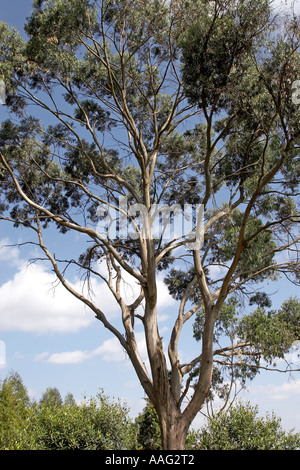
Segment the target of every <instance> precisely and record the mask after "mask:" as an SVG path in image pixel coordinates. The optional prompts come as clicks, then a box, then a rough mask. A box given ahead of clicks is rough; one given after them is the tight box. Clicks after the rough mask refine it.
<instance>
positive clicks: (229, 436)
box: [198, 403, 300, 450]
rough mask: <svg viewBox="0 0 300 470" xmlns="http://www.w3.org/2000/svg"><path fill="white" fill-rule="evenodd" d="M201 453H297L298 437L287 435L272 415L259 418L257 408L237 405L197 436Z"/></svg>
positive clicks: (290, 433)
mask: <svg viewBox="0 0 300 470" xmlns="http://www.w3.org/2000/svg"><path fill="white" fill-rule="evenodd" d="M198 449H200V450H299V449H300V434H296V433H293V431H290V432H286V431H284V430H283V428H282V425H281V419H280V418H278V417H276V416H275V415H274V414H272V415H271V416H269V415H267V416H266V417H265V418H262V417H259V416H258V407H257V406H251V405H250V404H249V403H246V404H242V403H238V404H236V405H235V406H234V407H231V408H230V409H229V410H228V411H227V412H226V413H221V414H220V415H218V416H217V417H216V418H212V419H210V420H209V422H208V424H207V425H206V426H205V427H204V428H203V429H202V431H201V432H200V434H199V441H198Z"/></svg>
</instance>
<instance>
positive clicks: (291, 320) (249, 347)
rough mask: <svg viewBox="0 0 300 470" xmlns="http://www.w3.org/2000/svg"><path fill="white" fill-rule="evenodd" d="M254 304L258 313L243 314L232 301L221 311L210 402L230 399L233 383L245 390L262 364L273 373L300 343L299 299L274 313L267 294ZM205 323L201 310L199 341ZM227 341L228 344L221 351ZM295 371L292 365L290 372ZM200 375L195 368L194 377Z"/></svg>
mask: <svg viewBox="0 0 300 470" xmlns="http://www.w3.org/2000/svg"><path fill="white" fill-rule="evenodd" d="M255 303H256V304H257V305H258V307H257V308H256V309H255V310H253V311H251V312H250V313H248V314H244V313H242V314H241V310H243V307H242V305H241V303H240V302H239V301H238V300H237V299H236V298H235V297H231V298H229V299H228V301H227V302H225V303H224V305H223V307H222V309H221V311H220V314H219V316H218V319H217V321H216V327H215V334H214V342H215V344H216V348H215V352H214V359H215V361H216V362H215V368H214V371H213V377H212V382H211V386H210V392H209V394H208V396H207V400H208V401H209V400H213V398H214V396H215V395H217V396H218V397H219V398H221V399H223V400H224V401H225V402H226V400H228V399H229V396H230V393H229V392H230V391H231V386H230V385H229V384H230V383H231V384H233V383H238V384H240V385H241V386H244V385H245V383H246V382H247V381H248V380H253V379H254V377H255V376H256V375H257V374H258V373H259V371H260V366H261V365H262V362H263V361H264V363H265V364H268V365H269V367H270V369H272V367H273V365H274V364H276V361H278V359H280V358H281V359H282V358H284V357H285V355H286V354H287V353H288V352H289V351H290V350H291V349H292V348H293V346H294V345H295V344H297V343H298V341H299V339H300V328H299V325H300V302H299V300H298V299H297V298H293V297H291V298H290V299H289V300H287V301H285V302H283V304H282V306H281V308H279V309H278V310H274V309H271V308H270V306H271V305H270V300H269V298H268V297H267V296H266V294H264V293H257V294H255V295H253V296H252V297H251V299H250V304H255ZM204 322H205V315H204V311H203V309H200V310H199V311H198V312H197V317H196V321H195V323H194V337H195V339H196V340H197V341H200V340H201V338H202V335H203V328H204ZM225 338H227V344H226V346H225V347H222V344H224V339H225ZM287 367H289V365H288V361H287ZM294 367H295V366H294V365H291V366H290V368H291V370H292V369H293V368H294ZM198 373H199V371H198V368H196V369H195V370H194V371H193V372H192V377H194V376H197V374H198Z"/></svg>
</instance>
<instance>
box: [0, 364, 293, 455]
mask: <svg viewBox="0 0 300 470" xmlns="http://www.w3.org/2000/svg"><path fill="white" fill-rule="evenodd" d="M129 411H130V410H129V408H128V407H127V405H126V404H124V403H122V402H121V401H120V400H115V399H111V398H110V397H108V396H105V395H104V393H103V392H99V393H98V394H97V396H96V397H95V398H88V399H87V398H85V399H84V400H83V401H82V402H81V403H80V404H78V403H76V401H75V399H74V397H73V395H72V393H68V394H67V395H66V397H65V398H64V400H63V399H62V397H61V394H60V392H59V390H58V389H57V388H55V387H53V388H47V390H46V391H45V392H44V393H43V395H42V397H41V399H40V400H39V401H34V400H31V399H30V398H29V394H28V391H27V389H26V387H25V385H24V383H23V381H22V378H21V377H20V375H19V374H18V373H16V372H11V373H10V374H9V375H8V376H7V377H6V378H4V379H3V380H1V383H0V450H160V449H161V435H160V427H159V420H158V416H157V413H156V411H155V409H154V407H153V405H152V404H151V403H150V402H149V401H147V403H146V405H145V408H144V410H143V412H142V413H140V414H139V415H138V416H137V418H135V419H134V420H133V419H131V418H130V417H129ZM186 448H187V449H199V450H221V449H223V450H224V449H227V450H298V449H300V434H299V433H294V432H293V431H290V432H286V431H284V430H283V428H282V426H281V420H280V418H277V417H276V416H275V415H271V416H266V418H262V417H259V416H258V409H257V408H256V407H253V406H250V404H249V403H246V404H242V403H239V404H236V405H235V406H234V407H231V408H230V409H229V411H228V410H227V412H225V413H221V414H220V415H219V416H218V417H215V418H212V419H210V420H209V421H208V423H207V424H206V425H204V426H203V428H202V429H201V430H198V431H194V430H191V431H190V432H189V434H188V437H187V444H186Z"/></svg>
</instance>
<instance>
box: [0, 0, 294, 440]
mask: <svg viewBox="0 0 300 470" xmlns="http://www.w3.org/2000/svg"><path fill="white" fill-rule="evenodd" d="M25 31H26V34H27V37H26V39H22V37H21V36H20V34H19V33H18V32H17V31H15V30H13V29H10V28H9V27H8V26H7V25H5V24H3V23H0V37H1V46H0V58H1V63H0V74H1V76H2V81H3V82H4V83H5V88H6V99H5V101H6V106H7V108H8V109H9V110H10V112H11V113H12V117H11V119H9V120H7V121H5V122H3V123H2V126H1V129H0V157H1V160H0V184H1V218H2V219H3V220H6V221H10V222H12V223H13V224H14V225H15V226H16V227H25V228H26V229H27V232H28V237H29V240H30V242H31V243H36V244H37V245H38V246H39V248H40V249H41V250H42V252H43V253H44V255H45V259H47V260H48V261H50V263H51V265H52V267H53V270H54V272H55V273H56V276H57V278H58V279H59V281H60V282H61V284H62V285H63V286H64V287H65V288H66V289H67V290H68V291H69V292H70V293H71V294H72V295H74V296H75V297H77V298H78V300H79V301H81V302H83V303H84V304H85V305H86V306H88V307H89V308H90V309H91V310H92V311H93V312H94V314H95V316H96V318H97V319H98V320H99V321H100V322H102V324H103V325H104V327H106V328H107V329H108V330H109V331H110V332H111V333H112V334H113V335H115V336H116V337H117V339H118V340H119V342H120V344H121V346H122V347H123V348H124V350H125V351H126V353H127V355H128V357H129V358H130V360H131V362H132V365H133V367H134V369H135V372H136V374H137V376H138V378H139V380H140V383H141V385H142V386H143V388H144V390H145V393H146V394H147V396H148V397H149V399H150V401H151V402H152V403H153V405H154V407H155V409H156V411H157V414H158V417H159V422H160V428H161V435H162V446H163V448H164V449H182V448H184V446H185V440H186V435H187V432H188V429H189V426H190V424H191V423H192V421H193V419H194V418H195V416H196V414H197V413H198V412H199V410H200V409H201V407H202V406H203V404H204V402H205V400H206V398H207V396H208V393H209V392H210V391H211V387H212V386H213V381H212V377H213V371H214V364H215V367H218V366H217V364H218V363H219V362H220V359H221V360H222V361H221V362H222V365H221V369H220V368H219V371H220V373H222V370H223V369H224V368H225V367H226V366H228V367H231V365H230V360H232V358H239V357H240V355H241V354H242V355H243V357H246V354H247V353H248V357H250V353H251V348H252V349H253V348H255V354H258V355H260V357H264V351H266V347H265V345H266V344H267V343H266V337H264V338H263V340H262V335H259V334H257V335H254V334H252V333H253V329H251V328H248V327H247V325H248V326H249V324H250V323H251V321H252V320H253V321H254V322H255V321H256V323H255V324H256V327H257V329H256V331H257V332H259V331H260V326H259V322H260V321H261V322H265V323H264V324H265V325H266V326H267V327H268V325H267V321H268V320H267V319H270V321H271V320H272V318H273V317H276V321H279V320H280V321H281V322H283V323H282V324H284V326H285V327H284V328H275V329H276V332H277V335H274V336H273V339H272V341H273V343H272V344H275V343H276V344H277V345H278V348H277V349H276V348H274V349H273V350H272V351H273V352H274V351H275V350H276V354H277V355H283V354H284V353H285V352H286V351H288V350H289V348H290V347H291V345H292V343H293V341H294V340H295V339H297V335H298V333H299V332H298V330H297V328H298V326H297V322H298V320H299V313H298V312H299V308H298V307H297V305H298V303H297V301H296V300H295V302H296V307H295V309H294V310H293V312H294V313H293V314H291V312H290V310H289V309H287V311H285V314H282V315H281V316H280V315H277V314H276V315H275V314H274V315H271V316H268V311H267V310H266V307H267V306H268V302H269V299H268V297H267V294H266V293H265V292H264V290H263V287H262V286H263V284H264V282H265V281H266V280H268V281H273V280H275V279H277V278H278V277H279V276H280V275H282V276H286V277H287V278H288V279H290V280H291V281H292V282H294V283H295V284H296V285H297V283H298V282H299V264H298V258H297V256H298V255H297V253H298V252H297V243H298V242H299V235H298V234H297V224H298V222H299V213H298V212H297V197H298V193H297V187H298V184H299V179H300V178H299V176H300V169H299V131H300V129H299V117H300V113H299V105H298V104H297V90H298V89H297V83H298V82H297V70H299V65H300V64H299V19H298V18H297V17H295V16H293V17H292V18H290V19H284V21H279V20H278V19H277V18H275V17H274V15H273V13H272V9H271V5H270V2H268V1H266V0H256V1H251V2H250V1H239V2H237V1H234V0H224V1H223V0H221V1H213V0H212V1H206V0H196V1H189V0H170V1H163V0H139V1H137V0H121V1H118V2H116V1H114V0H102V1H100V0H99V1H95V0H71V1H69V2H63V1H62V0H48V1H47V0H35V1H34V2H33V11H32V14H31V16H30V17H29V18H28V19H27V23H26V25H25ZM295 84H296V85H295ZM295 87H296V89H295ZM178 221H179V225H176V223H177V222H178ZM51 227H53V229H56V230H57V239H58V238H59V237H60V236H63V235H64V234H66V235H64V236H68V233H69V234H70V233H71V234H72V233H76V234H77V236H79V237H80V239H81V241H82V243H81V244H80V247H81V250H82V251H80V252H78V251H77V249H78V244H76V246H75V245H74V247H72V246H69V247H68V250H67V251H68V253H67V254H66V253H64V252H62V253H59V243H57V247H56V248H55V254H54V253H53V250H52V247H51V244H49V243H48V238H47V229H49V228H51ZM183 227H188V229H186V230H185V229H183ZM72 249H73V253H72V255H70V256H69V251H70V250H72ZM100 263H101V268H99V266H100ZM74 266H75V267H77V268H80V269H81V270H82V271H83V272H84V273H86V276H87V279H88V280H89V281H90V282H91V283H92V281H93V279H100V280H101V281H103V282H105V283H106V285H107V286H108V288H109V289H110V291H111V293H112V294H113V296H114V299H115V300H116V303H117V304H118V306H119V310H120V319H121V325H122V326H121V327H119V324H118V323H114V322H113V320H111V319H110V318H109V317H108V316H107V315H106V312H105V311H104V309H103V307H102V305H101V303H96V301H95V298H94V297H93V296H92V294H90V295H89V294H88V293H86V292H85V291H81V290H80V291H79V290H76V289H75V288H74V286H73V285H72V284H71V283H70V282H69V281H68V272H69V271H68V269H69V268H71V267H74ZM159 273H164V275H165V282H166V284H167V285H168V287H169V291H170V294H171V295H173V296H174V297H175V299H176V300H177V301H178V309H177V311H176V310H175V309H174V313H173V316H172V317H173V324H171V325H170V330H169V331H170V335H169V338H167V337H166V335H165V334H164V338H162V336H161V324H160V322H159V321H158V313H159V312H158V310H157V298H158V294H159V292H158V283H157V279H158V274H159ZM128 279H131V283H132V285H133V286H134V289H133V292H134V293H135V297H134V298H132V299H130V301H128V299H127V298H126V297H125V296H124V289H123V288H122V286H123V284H124V282H128ZM237 299H238V301H239V302H242V300H243V299H244V303H245V302H246V301H248V300H250V303H253V302H257V303H258V306H259V309H260V310H259V314H258V313H257V312H258V311H256V313H255V315H254V317H251V319H249V318H247V319H245V322H244V324H243V325H242V324H240V323H238V324H239V328H237V327H236V328H234V329H233V330H230V331H233V333H232V334H231V335H229V338H228V339H229V343H228V344H225V343H224V338H223V339H222V341H221V336H222V335H221V332H223V333H224V335H225V334H226V333H228V332H229V323H230V321H231V320H230V319H231V318H232V316H234V315H237V314H238V315H239V318H240V317H241V316H242V314H243V311H242V309H241V308H240V307H239V308H238V311H237V310H236V309H233V306H234V305H235V306H236V305H237V303H236V302H237ZM247 299H248V300H247ZM285 300H287V299H285ZM233 310H234V312H235V313H233ZM236 312H237V313H236ZM277 313H278V312H277ZM194 319H197V321H196V322H195V335H196V337H197V339H198V340H199V341H201V346H199V354H198V355H197V357H195V358H191V360H190V361H189V362H188V363H184V362H183V360H182V359H181V358H180V353H179V347H178V344H179V339H180V335H181V332H182V331H183V329H184V328H185V327H186V326H187V325H188V324H189V323H191V322H193V321H194ZM247 322H248V323H247ZM272 325H273V324H272ZM288 325H290V326H291V325H292V327H291V328H290V329H289V331H290V334H289V335H286V336H284V338H282V337H281V336H282V335H281V332H283V331H285V332H286V331H288ZM242 326H243V327H242ZM272 328H273V326H272ZM141 329H142V331H143V332H144V338H145V342H146V349H147V360H145V358H144V357H142V355H141V352H140V350H139V347H138V341H137V332H140V330H141ZM264 331H266V330H264ZM272 331H274V330H272ZM191 339H192V338H191ZM269 341H271V339H270V338H269ZM273 352H270V354H271V355H272V354H273ZM274 354H275V352H274ZM226 355H227V356H226ZM226 357H227V358H228V363H226V361H224V358H226ZM257 357H258V356H257ZM243 363H244V361H240V367H242V366H243ZM238 364H239V361H236V362H235V367H238ZM252 365H253V364H252ZM254 366H258V363H255V364H254V365H253V367H254ZM215 370H216V369H215ZM252 370H254V369H252ZM255 370H256V369H255ZM248 372H249V370H248Z"/></svg>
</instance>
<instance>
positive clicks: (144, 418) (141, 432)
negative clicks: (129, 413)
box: [135, 402, 161, 450]
mask: <svg viewBox="0 0 300 470" xmlns="http://www.w3.org/2000/svg"><path fill="white" fill-rule="evenodd" d="M135 422H136V424H137V429H138V433H137V441H138V443H139V445H140V447H141V448H142V449H144V450H161V434H160V427H159V420H158V416H157V413H156V411H155V408H154V406H153V405H152V404H151V403H150V402H147V404H146V406H145V408H144V410H143V412H142V413H140V414H139V416H138V417H137V418H136V420H135Z"/></svg>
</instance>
